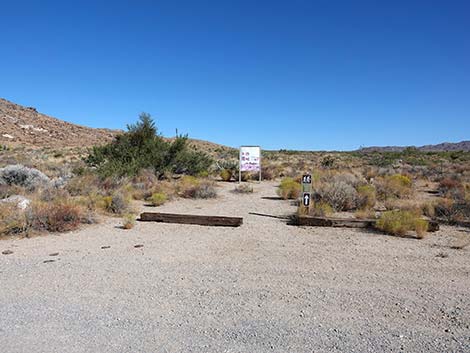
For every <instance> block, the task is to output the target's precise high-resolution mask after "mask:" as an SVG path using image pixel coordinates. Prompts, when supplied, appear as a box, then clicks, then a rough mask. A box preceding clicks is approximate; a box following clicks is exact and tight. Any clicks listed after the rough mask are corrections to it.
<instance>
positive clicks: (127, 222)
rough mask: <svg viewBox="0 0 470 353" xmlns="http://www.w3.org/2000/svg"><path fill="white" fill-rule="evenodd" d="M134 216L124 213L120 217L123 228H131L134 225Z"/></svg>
mask: <svg viewBox="0 0 470 353" xmlns="http://www.w3.org/2000/svg"><path fill="white" fill-rule="evenodd" d="M135 223H136V222H135V216H134V215H133V214H131V213H128V214H125V215H124V217H123V218H122V227H123V228H124V229H132V228H134V226H135Z"/></svg>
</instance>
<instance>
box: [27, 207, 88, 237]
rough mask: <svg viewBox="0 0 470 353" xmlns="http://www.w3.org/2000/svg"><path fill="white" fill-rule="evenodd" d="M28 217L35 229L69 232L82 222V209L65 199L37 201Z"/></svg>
mask: <svg viewBox="0 0 470 353" xmlns="http://www.w3.org/2000/svg"><path fill="white" fill-rule="evenodd" d="M28 217H29V221H30V223H31V226H32V228H33V229H35V230H39V231H49V232H67V231H70V230H74V229H76V228H77V227H78V226H79V224H80V223H81V220H82V209H81V208H80V207H79V206H78V205H75V204H72V203H69V202H65V201H59V202H47V203H46V202H35V203H33V206H32V210H31V212H30V213H29V216H28Z"/></svg>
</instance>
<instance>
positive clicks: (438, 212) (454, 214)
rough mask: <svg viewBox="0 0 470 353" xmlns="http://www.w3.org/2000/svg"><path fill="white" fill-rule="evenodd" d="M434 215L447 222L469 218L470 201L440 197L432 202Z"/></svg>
mask: <svg viewBox="0 0 470 353" xmlns="http://www.w3.org/2000/svg"><path fill="white" fill-rule="evenodd" d="M434 214H435V217H436V218H438V219H441V220H443V221H445V222H448V223H456V222H462V221H468V220H470V203H468V202H457V201H455V200H452V199H440V200H438V201H437V202H436V203H435V204H434Z"/></svg>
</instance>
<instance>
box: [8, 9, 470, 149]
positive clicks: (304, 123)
mask: <svg viewBox="0 0 470 353" xmlns="http://www.w3.org/2000/svg"><path fill="white" fill-rule="evenodd" d="M469 14H470V2H468V1H452V0H447V1H432V0H428V1H411V0H410V1H401V0H394V1H361V0H350V1H346V0H345V1H327V0H323V1H314V0H311V1H299V0H297V1H296V0H290V1H274V0H271V1H250V0H246V1H245V0H238V1H236V0H225V1H224V0H218V1H217V0H214V1H205V0H197V1H196V0H194V1H189V0H188V1H178V0H175V1H127V2H124V1H109V2H105V1H89V2H87V1H76V2H73V1H21V0H18V1H1V3H0V33H2V37H1V46H0V48H1V49H0V97H3V98H6V99H9V100H11V101H14V102H16V103H19V104H23V105H27V106H34V107H36V108H37V109H38V110H39V111H40V112H43V113H46V114H48V115H52V116H55V117H58V118H61V119H64V120H67V121H71V122H74V123H78V124H82V125H88V126H93V127H109V128H121V129H124V128H125V126H126V124H128V123H132V122H134V121H135V120H136V119H137V117H138V115H139V113H140V112H142V111H145V112H148V113H150V114H151V115H152V116H153V117H154V118H155V120H156V122H157V125H158V127H159V129H160V132H161V133H163V134H164V135H167V136H169V135H174V134H175V129H176V128H178V130H179V132H181V133H188V134H189V135H190V137H194V138H200V139H205V140H210V141H213V142H218V143H222V144H226V145H230V146H239V145H243V144H259V145H261V146H262V147H263V148H266V149H280V148H286V149H303V150H320V149H323V150H324V149H326V150H331V149H336V150H351V149H356V148H358V147H360V146H361V145H363V146H370V145H411V144H415V145H423V144H430V143H439V142H443V141H450V142H456V141H460V140H465V139H470V119H469V112H470V21H469Z"/></svg>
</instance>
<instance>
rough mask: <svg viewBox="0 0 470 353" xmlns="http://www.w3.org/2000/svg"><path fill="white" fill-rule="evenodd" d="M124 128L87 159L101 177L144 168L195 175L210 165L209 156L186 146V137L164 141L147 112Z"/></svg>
mask: <svg viewBox="0 0 470 353" xmlns="http://www.w3.org/2000/svg"><path fill="white" fill-rule="evenodd" d="M127 129H128V131H127V132H125V133H123V134H121V135H118V136H116V138H115V139H114V141H113V142H111V143H109V144H107V145H104V146H95V147H94V148H93V151H92V152H91V154H90V155H89V156H88V158H87V159H86V162H87V164H88V165H89V166H90V167H93V168H95V169H96V171H97V172H98V174H99V175H100V176H101V177H102V178H104V177H110V176H119V177H122V176H136V175H138V174H139V172H141V171H142V170H143V169H150V170H152V171H153V173H154V174H155V175H157V176H158V177H162V176H163V175H165V173H176V174H189V175H197V174H199V173H201V172H203V171H207V170H208V169H209V167H210V165H211V164H212V160H211V158H210V157H209V156H208V155H206V154H205V153H202V152H199V151H195V150H193V149H190V148H188V144H187V141H188V139H187V137H186V136H178V137H176V138H175V139H174V140H173V141H172V142H167V141H165V140H164V139H163V138H162V137H161V136H160V135H158V134H157V128H156V126H155V123H154V122H153V120H152V119H151V117H150V115H148V114H145V113H142V114H141V115H140V118H139V121H138V122H137V123H136V124H133V125H129V126H128V127H127Z"/></svg>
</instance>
